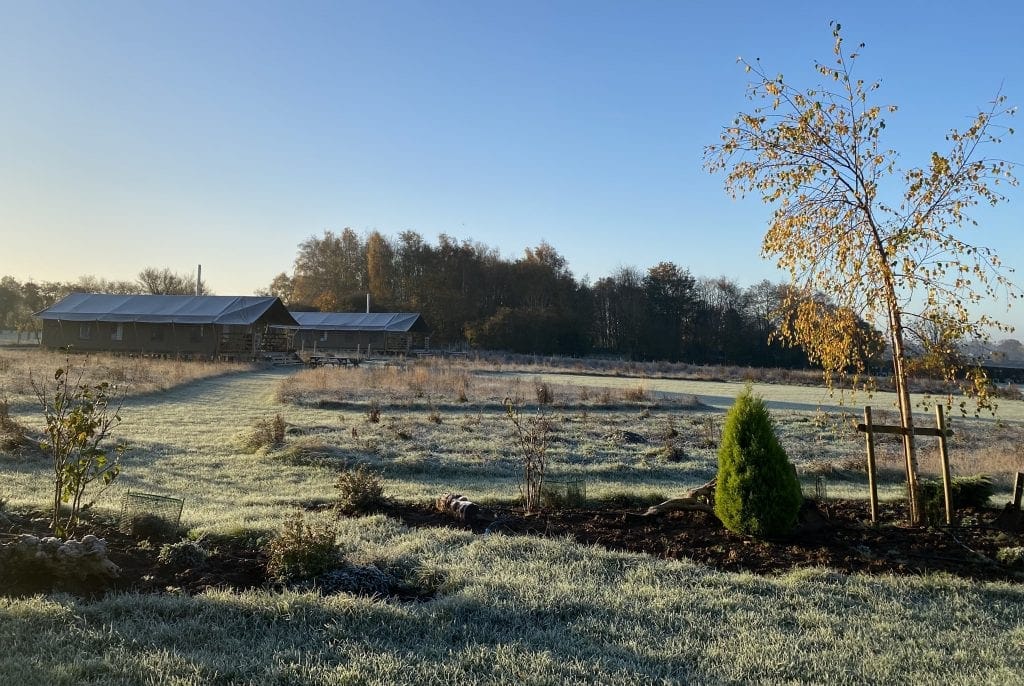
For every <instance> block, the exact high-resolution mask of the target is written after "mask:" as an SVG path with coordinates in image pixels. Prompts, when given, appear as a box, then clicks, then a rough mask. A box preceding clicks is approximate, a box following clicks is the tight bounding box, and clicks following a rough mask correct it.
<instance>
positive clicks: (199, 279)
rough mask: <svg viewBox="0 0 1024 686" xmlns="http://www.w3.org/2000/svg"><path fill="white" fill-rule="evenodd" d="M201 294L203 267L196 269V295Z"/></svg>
mask: <svg viewBox="0 0 1024 686" xmlns="http://www.w3.org/2000/svg"><path fill="white" fill-rule="evenodd" d="M202 294H203V265H199V267H198V269H196V295H202Z"/></svg>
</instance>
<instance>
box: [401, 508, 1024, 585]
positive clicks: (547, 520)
mask: <svg viewBox="0 0 1024 686" xmlns="http://www.w3.org/2000/svg"><path fill="white" fill-rule="evenodd" d="M387 514H388V515H390V516H392V517H395V518H397V519H400V520H402V521H403V522H405V523H406V524H408V525H410V526H416V527H422V526H447V527H457V528H462V529H468V530H472V531H475V532H477V533H486V532H488V531H490V532H501V533H505V534H519V535H533V536H549V537H569V538H572V539H575V540H576V541H579V542H580V543H586V544H593V545H599V546H602V547H604V548H608V549H610V550H622V551H629V552H637V553H647V554H649V555H654V556H656V557H661V558H672V559H683V558H687V559H691V560H694V561H696V562H700V563H703V564H706V565H709V566H711V567H715V568H716V569H721V570H724V571H731V572H738V571H750V572H754V573H758V574H772V573H778V572H785V571H788V570H790V569H794V568H798V567H813V566H827V567H831V568H834V569H837V570H839V571H843V572H867V573H872V574H885V573H892V574H922V573H927V572H947V573H950V574H953V575H956V576H961V577H966V578H970V579H979V580H1014V581H1020V580H1022V579H1024V573H1021V572H1018V571H1017V570H1015V569H1012V568H1009V567H1007V566H1006V565H1003V564H1000V563H998V562H996V554H997V552H998V550H999V549H1000V548H1004V547H1016V546H1021V545H1024V538H1022V536H1021V535H1020V534H1019V527H1018V525H1017V520H1018V518H1017V517H1007V516H1006V515H1004V514H1003V511H1001V510H989V509H983V510H978V509H964V510H961V511H959V512H958V519H959V522H958V526H956V527H953V528H945V527H941V528H914V527H909V526H906V525H905V524H903V522H905V520H906V513H905V510H904V508H903V506H902V505H897V504H883V505H882V508H881V517H880V520H881V522H880V524H878V525H872V524H871V523H870V513H869V509H868V503H867V502H866V501H847V500H833V501H829V502H828V503H827V504H824V505H820V506H814V505H811V507H810V509H809V511H808V508H805V514H802V520H803V521H802V524H801V526H800V528H799V529H798V531H797V532H796V533H795V534H793V535H792V536H791V537H789V538H787V539H784V540H775V541H763V540H758V539H755V538H750V537H746V536H740V535H737V534H734V533H732V532H730V531H728V530H727V529H726V528H725V527H723V526H722V524H721V523H720V522H719V521H718V519H717V518H716V517H715V516H714V515H712V514H709V513H706V512H699V511H698V512H694V511H678V512H670V513H668V514H664V515H661V516H655V517H644V516H640V514H639V513H636V512H629V511H622V510H611V509H594V510H589V509H588V510H562V511H557V512H547V513H542V514H537V515H533V516H528V517H526V516H523V515H522V514H521V513H517V512H516V511H514V510H493V511H490V512H487V513H484V515H482V516H481V518H480V519H479V520H478V521H474V522H472V523H466V522H460V521H457V520H456V519H454V518H452V517H450V516H448V515H446V514H444V513H441V512H437V511H436V509H435V508H433V507H430V506H427V505H410V504H394V505H392V506H391V507H390V508H389V509H388V510H387ZM1013 514H1016V513H1013ZM1008 520H1009V521H1008Z"/></svg>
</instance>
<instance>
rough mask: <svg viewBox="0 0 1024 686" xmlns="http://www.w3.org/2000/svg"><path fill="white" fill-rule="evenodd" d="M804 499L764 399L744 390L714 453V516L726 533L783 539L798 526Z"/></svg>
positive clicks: (748, 388)
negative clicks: (716, 457)
mask: <svg viewBox="0 0 1024 686" xmlns="http://www.w3.org/2000/svg"><path fill="white" fill-rule="evenodd" d="M802 502H803V495H802V494H801V492H800V482H799V481H798V480H797V477H796V472H795V471H794V469H793V466H792V464H790V462H789V458H788V457H787V456H786V451H785V450H783V448H782V445H780V444H779V439H778V437H777V436H776V435H775V423H774V421H773V420H772V417H771V415H770V414H769V413H768V408H767V407H765V404H764V400H762V399H761V398H760V397H758V396H755V395H754V394H753V392H752V391H751V389H750V386H749V385H748V386H747V387H746V388H745V389H744V390H743V392H742V393H740V395H739V397H737V398H736V403H735V404H734V405H733V406H732V409H730V410H729V414H728V415H726V418H725V427H724V429H723V431H722V441H721V445H720V446H719V449H718V485H717V487H716V488H715V514H716V515H718V518H719V519H720V520H722V523H723V524H725V526H726V528H727V529H729V530H730V531H733V532H736V533H740V534H747V535H750V536H759V537H770V536H782V535H785V534H787V533H789V532H790V531H792V529H793V527H794V526H795V525H796V521H797V515H798V514H799V512H800V505H801V503H802Z"/></svg>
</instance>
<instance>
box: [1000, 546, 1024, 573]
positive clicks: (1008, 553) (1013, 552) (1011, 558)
mask: <svg viewBox="0 0 1024 686" xmlns="http://www.w3.org/2000/svg"><path fill="white" fill-rule="evenodd" d="M996 560H998V561H999V562H1000V563H1002V564H1004V565H1006V566H1007V567H1016V568H1021V567H1024V548H1021V547H1019V546H1013V547H1009V548H1000V549H999V550H997V551H996Z"/></svg>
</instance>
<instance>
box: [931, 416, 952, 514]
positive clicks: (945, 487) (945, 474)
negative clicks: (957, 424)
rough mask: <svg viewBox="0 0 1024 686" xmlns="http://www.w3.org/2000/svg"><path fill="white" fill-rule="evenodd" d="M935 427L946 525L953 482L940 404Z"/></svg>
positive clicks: (950, 507) (950, 512)
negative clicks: (937, 431) (937, 435)
mask: <svg viewBox="0 0 1024 686" xmlns="http://www.w3.org/2000/svg"><path fill="white" fill-rule="evenodd" d="M935 428H936V429H938V430H939V458H940V459H941V460H942V493H943V495H944V496H945V497H946V526H952V524H953V484H952V483H951V481H950V477H949V450H948V449H947V448H946V418H945V417H944V416H943V414H942V405H938V404H936V405H935Z"/></svg>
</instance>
